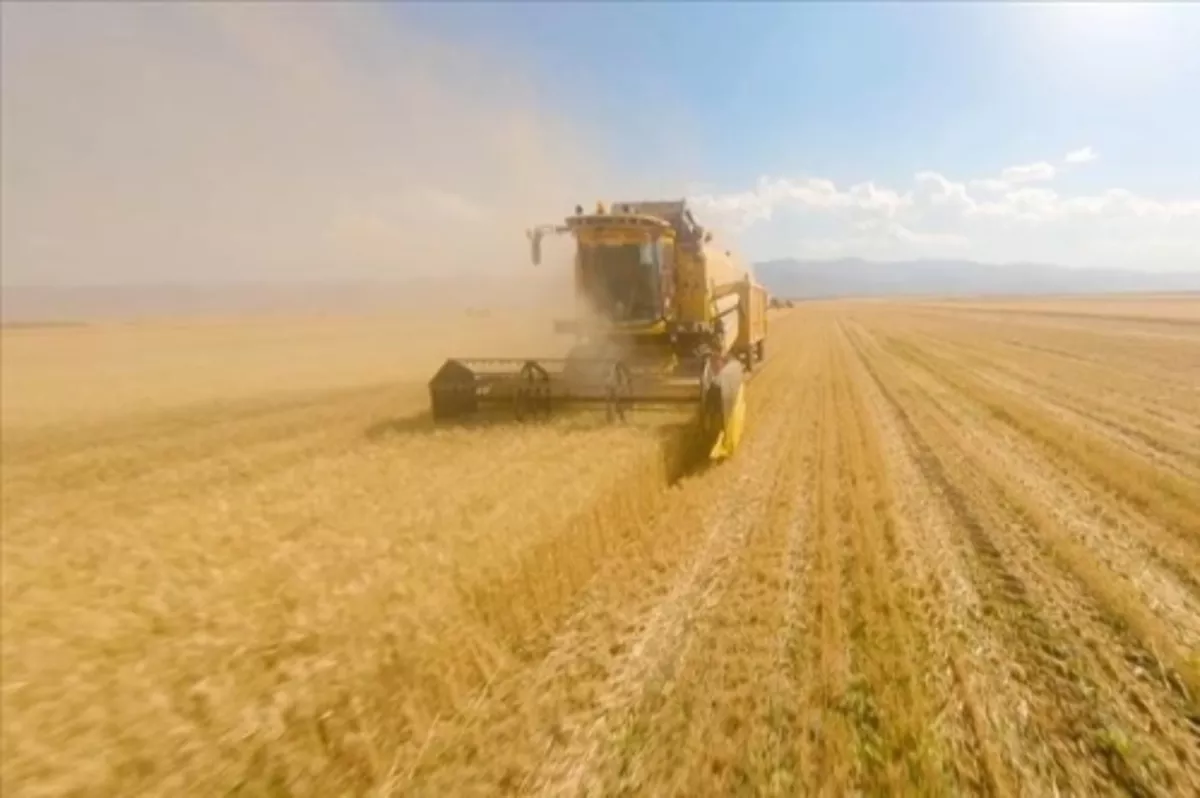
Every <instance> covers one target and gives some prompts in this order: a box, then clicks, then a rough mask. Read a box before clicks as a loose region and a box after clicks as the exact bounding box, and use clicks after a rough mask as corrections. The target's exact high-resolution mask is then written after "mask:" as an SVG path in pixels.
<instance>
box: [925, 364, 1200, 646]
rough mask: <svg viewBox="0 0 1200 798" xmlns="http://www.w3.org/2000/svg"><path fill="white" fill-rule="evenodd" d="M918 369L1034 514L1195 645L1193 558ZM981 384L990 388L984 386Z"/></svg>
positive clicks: (980, 405)
mask: <svg viewBox="0 0 1200 798" xmlns="http://www.w3.org/2000/svg"><path fill="white" fill-rule="evenodd" d="M920 367H921V368H923V369H925V370H926V372H925V373H926V374H927V375H928V377H927V379H929V380H939V379H940V380H942V383H941V384H944V385H945V386H946V389H947V390H954V391H957V392H958V393H959V394H960V395H961V396H962V397H963V401H965V402H967V405H966V406H965V407H974V408H976V410H975V411H974V412H973V413H972V414H971V415H969V416H964V415H962V413H963V412H965V408H963V407H959V406H957V405H956V406H947V407H946V408H945V412H947V413H950V414H957V415H955V417H956V418H959V419H960V420H961V423H963V424H970V425H973V426H974V427H975V428H976V429H977V431H978V434H984V431H985V430H987V431H988V434H989V435H991V436H992V437H991V438H990V440H989V445H990V446H992V447H993V449H994V454H995V455H996V456H997V457H1003V458H1006V462H1007V463H1008V465H1009V470H1010V472H1011V473H1012V474H1014V475H1018V476H1019V477H1020V479H1021V480H1022V482H1023V483H1024V488H1023V489H1024V490H1025V491H1026V492H1029V493H1031V495H1033V494H1038V495H1041V496H1042V497H1043V498H1042V500H1041V504H1042V506H1044V507H1045V508H1046V509H1047V511H1048V512H1050V513H1051V514H1052V515H1054V516H1055V517H1056V519H1057V521H1058V524H1059V525H1060V526H1062V527H1063V528H1064V529H1065V530H1067V531H1069V532H1070V533H1071V535H1072V536H1073V537H1074V538H1075V539H1077V540H1079V541H1080V542H1081V543H1083V544H1084V545H1086V546H1087V547H1088V548H1089V549H1091V550H1093V551H1094V552H1095V554H1096V555H1097V556H1100V557H1102V558H1103V559H1104V560H1105V562H1106V565H1107V566H1108V567H1109V568H1110V570H1112V572H1113V574H1114V577H1116V576H1118V575H1120V577H1123V578H1130V579H1133V580H1135V582H1137V588H1138V590H1140V591H1142V593H1143V596H1144V602H1145V603H1146V604H1148V605H1149V606H1151V607H1153V608H1155V609H1156V610H1158V611H1160V612H1162V613H1166V616H1167V617H1166V618H1165V620H1166V621H1167V622H1168V623H1169V624H1171V625H1173V626H1174V627H1176V628H1177V629H1179V630H1181V631H1183V632H1184V633H1185V636H1190V639H1191V642H1189V643H1188V645H1189V646H1190V647H1192V648H1195V647H1196V642H1197V641H1200V603H1198V602H1200V581H1198V580H1200V551H1197V548H1196V547H1195V546H1193V545H1190V544H1189V542H1188V541H1187V540H1182V539H1180V538H1179V537H1178V536H1177V535H1172V534H1169V532H1168V527H1166V526H1164V525H1163V524H1162V522H1161V520H1160V519H1159V518H1157V517H1155V516H1154V515H1153V514H1152V513H1150V512H1146V511H1144V510H1143V511H1138V510H1137V509H1136V508H1130V507H1128V506H1127V505H1125V503H1124V502H1120V501H1118V502H1116V503H1114V502H1112V501H1111V499H1110V501H1109V502H1106V503H1104V504H1100V503H1098V502H1097V501H1096V498H1097V496H1102V495H1105V494H1104V492H1103V488H1104V487H1105V486H1104V485H1103V484H1096V483H1097V481H1096V480H1095V478H1094V477H1092V478H1087V476H1086V472H1082V473H1081V469H1079V468H1078V467H1077V465H1076V464H1075V461H1073V460H1066V461H1065V462H1064V461H1063V460H1062V459H1059V458H1057V457H1055V456H1054V455H1056V454H1059V452H1058V451H1057V450H1056V449H1055V448H1053V447H1039V446H1038V445H1037V444H1038V441H1036V440H1029V439H1028V438H1025V437H1023V435H1022V433H1023V430H1022V429H1021V427H1020V426H1019V425H1015V424H1012V423H1009V419H1010V418H1012V417H1013V416H1012V414H1010V413H1009V412H1007V411H1006V412H1005V413H1003V414H996V413H995V412H992V409H993V407H994V404H990V403H989V402H987V401H979V400H978V399H976V398H975V397H974V396H973V395H972V394H971V393H970V392H969V391H968V390H967V389H965V388H964V387H963V384H962V383H961V382H953V381H952V380H950V379H949V378H945V377H942V376H939V374H938V373H937V372H936V371H935V370H930V369H932V368H933V367H932V366H929V365H927V364H925V363H924V361H922V365H921V366H920ZM981 384H983V385H985V386H988V385H990V383H987V382H986V381H984V382H983V383H981ZM1014 412H1015V411H1014ZM1089 483H1090V484H1089ZM1130 533H1132V535H1131V534H1130ZM1148 566H1149V567H1148ZM1172 613H1174V614H1173V615H1172Z"/></svg>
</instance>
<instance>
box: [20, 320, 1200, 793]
mask: <svg viewBox="0 0 1200 798" xmlns="http://www.w3.org/2000/svg"><path fill="white" fill-rule="evenodd" d="M488 323H489V322H488V321H487V320H478V319H477V320H474V321H472V322H470V325H476V326H477V327H478V328H479V330H477V332H482V333H485V334H481V335H479V336H476V340H474V341H471V340H470V337H471V336H470V335H468V334H467V333H464V332H463V331H462V329H458V328H455V329H456V331H455V332H454V333H453V334H451V333H450V332H447V333H446V337H445V338H444V339H441V338H438V337H437V336H436V335H435V334H434V333H436V330H437V328H436V325H433V323H432V322H430V323H429V324H428V325H427V326H426V327H425V328H423V330H424V331H423V332H422V333H421V335H422V336H425V340H426V341H439V340H441V341H442V342H443V343H444V345H445V347H446V348H447V351H440V345H439V344H437V343H430V344H427V345H426V349H427V350H428V351H422V352H421V353H420V355H419V356H416V355H412V354H411V353H406V352H404V351H403V346H404V342H405V341H411V340H413V339H414V334H413V333H412V331H411V330H408V329H405V328H404V325H403V324H402V323H401V322H398V321H394V320H386V319H375V320H369V321H364V320H332V319H325V320H301V321H297V320H291V321H287V322H284V321H280V320H272V321H256V322H238V321H227V322H222V323H219V324H218V323H211V324H207V325H205V324H182V323H181V324H180V325H162V324H159V325H142V326H131V327H99V328H89V327H79V328H61V329H59V328H44V329H19V330H18V329H10V330H5V331H4V333H3V340H2V343H3V354H4V359H3V367H4V379H3V401H4V413H3V422H4V428H3V430H4V436H3V449H2V456H3V473H2V480H3V481H2V489H3V508H2V509H3V517H2V521H3V560H2V567H3V580H2V581H3V585H2V591H3V594H2V597H3V612H2V615H3V618H2V627H0V645H2V650H3V652H2V665H3V694H2V699H3V705H2V707H0V710H2V712H0V729H2V732H3V739H2V745H3V764H2V768H3V772H2V783H0V792H3V794H5V795H22V796H50V795H54V796H61V795H81V796H83V795H103V796H107V795H155V796H177V795H184V794H194V795H298V796H299V795H304V796H309V795H313V796H315V795H321V796H326V795H367V796H384V795H420V796H425V795H428V796H447V795H456V796H458V795H495V794H538V795H576V794H588V795H601V794H603V795H607V794H652V795H686V796H694V795H716V794H720V795H728V794H762V795H797V794H813V795H847V794H855V793H859V794H891V795H963V794H983V795H998V796H1007V795H1053V794H1056V793H1058V794H1076V795H1078V794H1135V795H1159V794H1161V795H1165V794H1172V795H1187V794H1197V792H1200V298H1186V297H1182V298H1181V297H1161V298H1160V297H1141V298H1137V299H1114V298H1105V299H1097V300H1088V301H1084V300H1069V299H1053V300H1050V299H1048V300H1045V301H1032V300H1026V301H1016V300H1006V301H1003V302H1000V301H997V302H986V301H971V302H966V301H961V302H957V301H935V300H929V301H915V300H914V301H910V302H905V303H901V302H878V301H877V302H857V303H855V302H829V303H805V304H802V305H800V306H798V307H797V308H796V309H794V310H791V311H787V312H785V313H782V314H781V315H778V316H774V317H773V318H772V327H771V338H770V339H769V341H768V347H769V352H770V354H769V356H768V360H767V362H766V363H765V364H764V366H763V367H762V369H761V371H760V372H759V373H758V374H757V375H756V377H755V379H754V381H753V382H752V383H751V385H750V387H749V389H748V401H749V413H748V427H747V432H746V437H745V439H744V440H743V444H742V448H741V449H740V450H739V451H738V453H737V455H736V456H735V457H734V458H733V459H732V460H730V461H728V462H726V463H723V464H720V465H718V466H715V467H708V468H692V467H690V466H691V465H692V464H691V463H690V456H689V452H688V440H689V439H688V436H687V434H686V430H685V429H684V428H683V427H682V425H681V423H680V422H681V419H680V418H679V417H677V416H666V415H657V414H639V415H638V416H637V418H636V419H635V420H634V421H633V422H631V423H629V424H626V425H616V426H609V425H606V424H604V423H603V422H602V421H601V420H600V419H598V418H596V417H594V416H592V415H588V414H576V415H567V416H564V417H562V418H559V419H556V420H554V421H551V422H548V423H542V424H537V425H531V424H526V425H517V424H515V423H489V424H478V425H471V426H467V427H454V428H434V427H433V426H432V424H431V423H430V422H429V421H428V419H427V417H426V416H425V415H424V414H423V408H424V405H425V402H426V395H425V393H424V388H423V385H422V380H423V379H424V378H426V377H427V376H428V374H429V373H430V372H431V370H432V368H434V367H436V364H437V361H438V359H439V358H440V357H442V356H445V355H449V354H460V353H463V354H474V353H475V352H476V351H478V350H472V351H471V352H459V351H457V350H455V349H453V347H454V346H457V345H463V346H465V345H467V344H468V343H472V342H474V343H476V344H479V343H481V342H487V344H488V346H491V347H493V348H495V349H497V350H499V351H496V352H491V351H489V352H482V351H480V352H479V353H480V354H502V353H503V351H504V350H505V348H507V347H516V348H517V349H519V350H521V351H519V352H518V353H519V354H524V353H525V352H527V351H529V349H530V348H531V347H540V346H543V344H544V341H543V340H542V339H541V338H540V335H541V333H540V332H539V331H538V330H539V329H540V328H538V329H535V327H534V325H527V326H524V327H523V326H520V325H511V324H506V326H505V331H506V332H505V335H498V334H495V333H494V332H489V331H488V330H487V325H488ZM464 324H466V323H465V322H464ZM430 325H433V326H430ZM470 325H467V326H468V327H469V326H470ZM446 326H447V329H448V330H449V329H450V325H449V323H447V324H446ZM431 336H432V337H431ZM546 346H548V344H547V345H546Z"/></svg>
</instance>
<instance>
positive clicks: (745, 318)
mask: <svg viewBox="0 0 1200 798" xmlns="http://www.w3.org/2000/svg"><path fill="white" fill-rule="evenodd" d="M550 234H570V235H571V236H573V237H574V239H575V294H576V314H575V318H574V319H572V320H570V321H558V322H555V328H556V330H557V331H558V332H561V333H565V334H569V335H573V336H575V345H574V346H573V347H572V348H571V350H570V351H569V352H568V354H567V356H566V357H565V358H561V359H554V360H547V359H536V360H535V359H512V360H495V359H486V360H485V359H464V358H452V359H450V360H447V361H446V363H445V364H444V365H443V366H442V367H441V369H439V370H438V372H437V374H436V375H434V377H433V379H432V380H431V381H430V383H429V392H430V399H431V403H432V412H433V417H434V420H435V421H443V420H450V419H458V418H462V417H465V416H469V415H472V414H474V413H475V412H477V411H478V410H480V409H482V408H484V407H489V406H491V407H495V406H504V407H507V408H509V409H510V410H511V412H512V413H513V414H514V415H515V417H516V418H517V419H518V420H524V419H532V418H543V417H547V416H549V415H550V414H551V413H552V412H553V411H554V410H555V409H556V408H561V407H567V406H572V405H580V404H592V405H602V406H603V407H604V408H605V409H606V411H607V414H608V417H609V419H610V420H612V419H621V420H623V419H624V418H625V415H626V413H627V412H628V411H629V410H630V409H631V408H632V407H634V406H639V407H641V406H656V405H657V406H662V405H674V406H681V405H682V406H688V405H691V406H694V407H695V409H696V424H697V427H698V432H699V434H700V436H701V441H700V443H701V445H702V446H703V447H704V448H705V449H706V450H707V452H708V455H709V457H710V458H712V459H723V458H725V457H727V456H729V455H730V454H732V453H733V451H734V449H736V448H737V445H738V441H739V439H740V437H741V432H742V426H743V420H744V414H745V397H744V390H743V387H744V385H745V383H746V382H747V381H748V379H749V377H750V375H751V374H752V373H753V371H754V367H755V365H756V364H757V363H759V362H761V361H762V359H763V355H764V348H765V342H766V335H767V307H768V301H769V300H768V296H767V292H766V291H765V289H764V288H763V287H762V286H760V285H758V284H757V283H756V282H755V281H754V277H753V274H752V273H751V270H750V269H749V268H748V267H746V266H743V265H741V264H740V263H739V262H738V261H737V260H736V259H735V258H734V256H733V255H732V253H730V252H729V251H728V250H723V249H721V248H720V247H718V246H716V245H715V244H714V243H713V237H712V234H711V233H710V232H707V231H705V230H704V228H702V227H701V226H699V225H698V224H696V222H695V219H694V218H693V217H692V213H691V211H690V210H689V209H688V207H687V204H686V202H684V201H668V202H618V203H614V204H613V205H612V206H611V208H609V209H606V208H605V207H604V205H603V204H602V203H601V204H598V205H597V207H596V210H595V212H594V213H590V214H589V213H584V212H583V208H581V207H578V206H577V207H576V208H575V215H574V216H570V217H568V218H567V219H566V220H565V223H564V224H562V225H544V226H541V227H537V228H534V229H532V230H529V231H527V235H528V237H529V240H530V244H531V249H532V253H531V254H532V259H533V263H534V265H537V264H539V263H540V262H541V245H542V239H543V238H544V237H545V236H546V235H550Z"/></svg>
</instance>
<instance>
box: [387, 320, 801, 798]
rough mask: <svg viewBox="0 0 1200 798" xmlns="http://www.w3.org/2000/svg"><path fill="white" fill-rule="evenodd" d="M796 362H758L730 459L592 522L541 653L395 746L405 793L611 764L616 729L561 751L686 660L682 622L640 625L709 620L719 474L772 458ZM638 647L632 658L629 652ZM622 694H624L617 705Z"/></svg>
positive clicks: (611, 721)
mask: <svg viewBox="0 0 1200 798" xmlns="http://www.w3.org/2000/svg"><path fill="white" fill-rule="evenodd" d="M787 322H791V323H790V324H781V325H779V326H778V327H777V329H779V332H777V333H776V338H777V340H781V339H783V336H790V335H792V334H793V332H791V331H789V327H793V325H794V324H795V322H794V321H793V320H791V319H789V320H787ZM781 333H782V335H781ZM802 369H803V359H802V358H796V357H795V356H790V357H789V356H784V357H777V359H776V358H773V359H772V360H769V361H768V362H767V363H766V364H765V366H764V368H763V370H762V373H761V374H759V375H758V376H757V378H756V379H755V380H754V381H753V382H752V383H751V385H750V389H749V390H750V394H749V405H750V407H749V413H748V419H749V425H748V428H747V437H746V440H745V441H744V442H743V444H742V449H741V450H740V451H739V452H738V454H737V456H736V457H735V458H734V459H733V460H732V461H730V462H728V463H726V464H724V465H721V466H719V467H717V468H715V469H713V470H712V472H711V473H704V474H701V475H698V476H695V477H692V478H688V479H685V480H683V481H682V482H681V483H680V484H679V485H678V486H677V487H675V488H673V489H671V490H670V491H669V492H668V495H667V497H666V502H665V504H664V506H663V507H662V508H661V509H660V511H658V512H657V513H656V515H655V517H653V518H646V519H644V522H643V523H642V524H640V525H634V526H631V527H629V528H627V529H621V530H617V529H613V530H604V531H603V534H602V536H601V537H602V538H603V539H605V542H603V543H602V545H601V546H600V549H601V550H600V551H599V552H597V556H599V557H602V558H603V561H602V562H601V563H600V564H599V566H598V568H597V569H596V571H595V573H594V575H593V577H592V579H591V581H590V583H589V586H588V587H587V588H586V589H585V590H584V591H582V593H581V594H580V595H579V596H578V599H577V601H576V602H575V605H576V608H577V609H576V611H575V612H574V614H573V615H572V616H571V617H569V618H567V619H565V620H564V621H563V622H562V624H561V626H560V629H559V631H558V632H557V634H556V635H555V637H554V639H553V641H552V643H551V646H550V649H549V651H548V653H547V654H546V655H545V656H543V657H541V658H540V659H539V660H538V661H536V663H530V664H528V665H525V666H521V665H520V664H517V665H514V666H512V667H510V668H508V669H506V670H505V671H503V672H501V673H497V674H495V675H494V676H493V677H492V679H491V680H490V682H489V687H488V688H487V689H486V690H485V691H484V693H483V694H481V695H479V696H478V697H477V698H476V699H474V700H473V701H472V702H471V708H470V709H468V710H465V711H463V712H462V713H459V715H458V716H457V717H453V718H449V719H445V720H444V721H443V722H442V723H441V724H440V725H441V728H440V729H435V730H433V731H432V732H430V733H429V735H428V736H429V742H428V743H427V744H425V745H424V746H422V747H421V748H420V752H419V754H418V752H417V750H415V749H410V750H408V751H407V752H402V753H401V754H400V756H401V759H402V761H406V762H407V761H409V760H410V759H411V758H412V757H413V756H414V755H417V761H415V762H413V763H410V765H409V766H406V767H405V768H402V769H404V770H406V771H409V775H408V776H407V777H406V778H404V779H402V780H401V784H402V786H403V789H404V791H405V792H406V793H410V794H421V795H437V796H440V795H446V794H493V793H494V792H495V791H496V790H499V791H500V792H502V793H511V792H520V793H528V792H529V791H531V790H536V789H537V788H538V787H539V786H546V785H549V784H550V783H551V782H552V780H553V779H554V778H558V779H562V780H563V781H564V782H568V783H569V780H570V779H571V778H574V777H579V778H580V779H583V780H586V781H588V782H589V783H592V782H594V781H596V780H597V779H601V778H604V777H606V775H607V774H608V773H609V772H610V770H608V769H607V768H608V766H609V765H610V764H611V763H613V762H617V761H620V754H621V751H620V750H617V749H613V748H612V745H613V744H615V743H619V741H620V739H621V737H620V736H618V737H617V738H616V739H610V740H600V741H599V742H600V743H601V745H600V746H599V749H598V750H597V751H596V756H595V757H593V758H590V759H571V758H569V757H570V755H579V754H581V752H584V753H586V752H588V751H590V750H591V749H589V748H587V747H586V745H587V743H588V741H589V738H588V736H587V734H588V731H589V729H592V728H593V727H595V726H596V724H600V726H601V727H602V728H610V727H611V728H614V729H617V730H618V731H619V732H620V733H621V734H623V733H624V732H625V731H626V730H627V729H628V728H629V725H628V724H626V725H624V726H622V725H621V723H620V720H621V719H622V718H626V717H628V712H625V711H624V710H630V709H632V710H633V712H634V714H635V715H636V711H637V710H638V708H639V707H641V706H642V705H643V704H644V702H642V703H638V699H644V698H645V697H646V696H653V695H654V688H655V686H656V685H661V684H662V681H661V680H659V679H658V678H657V677H659V676H661V675H663V674H669V673H670V672H672V671H673V670H674V668H675V667H676V665H677V664H678V663H680V662H686V661H687V659H688V657H689V656H691V652H693V651H694V648H693V644H694V640H695V638H696V636H695V635H694V634H692V633H691V631H690V630H689V629H687V628H685V629H684V630H683V632H684V633H683V634H681V635H678V636H676V637H675V639H674V640H672V641H666V642H671V643H672V645H667V646H663V645H661V644H660V643H662V642H664V641H661V640H657V639H655V638H654V633H653V632H647V629H648V625H649V624H651V623H652V621H653V619H655V618H657V619H658V626H656V627H655V628H656V629H658V630H660V631H661V630H665V631H667V632H672V633H673V632H674V631H675V630H676V627H675V626H674V625H673V624H674V623H675V622H677V621H680V620H685V618H684V616H689V617H690V618H691V619H693V620H694V621H695V625H696V626H697V627H700V626H703V625H704V624H706V623H708V620H709V619H708V617H707V613H706V611H705V608H704V606H703V602H702V599H703V598H704V596H706V595H707V596H712V595H713V588H714V587H717V588H719V587H720V586H721V584H722V581H723V580H726V579H727V577H726V576H725V575H724V574H723V573H722V569H721V567H720V565H721V563H719V562H718V561H717V560H718V556H719V555H720V553H721V552H722V551H724V552H726V553H728V554H729V555H730V559H729V560H728V561H727V563H732V562H734V561H736V560H738V559H740V557H741V553H740V551H739V550H738V549H737V546H736V545H734V546H730V545H729V542H728V541H722V540H721V539H720V538H721V537H723V536H728V535H729V533H730V531H731V530H729V529H722V528H720V527H718V526H715V525H717V524H720V523H728V522H730V521H735V522H737V523H741V521H738V520H737V519H736V518H733V519H731V518H730V516H731V515H732V514H735V513H737V512H739V508H738V506H737V502H738V501H742V500H744V499H745V497H744V496H743V497H738V496H736V495H735V493H736V486H734V485H732V484H730V483H729V480H730V479H731V478H732V479H737V478H738V475H739V474H747V475H752V474H754V473H757V469H756V468H755V465H754V461H755V460H756V459H757V460H758V462H759V463H761V462H763V461H762V460H761V459H759V458H761V457H763V456H767V457H768V459H770V458H773V457H775V456H776V455H775V454H772V452H777V451H778V447H777V446H776V442H774V438H775V437H777V436H773V432H778V430H779V425H780V423H782V422H784V421H786V420H787V414H786V412H785V407H786V406H788V405H789V399H788V390H787V389H788V386H789V385H791V384H792V383H793V381H794V380H795V379H796V376H797V374H799V373H801V371H802ZM706 523H707V524H709V525H710V526H712V530H711V531H712V537H709V538H704V537H702V536H700V535H697V534H696V532H697V529H698V528H702V527H703V526H704V525H705V524H706ZM734 542H735V543H736V541H734ZM698 563H700V565H698ZM546 576H550V574H547V575H546ZM705 589H707V590H708V592H707V593H706V592H705ZM697 602H699V603H700V606H699V607H697V606H696V604H697ZM639 643H640V644H641V648H640V649H638V651H639V652H640V655H641V656H640V658H635V656H634V654H633V652H634V650H635V648H634V647H635V646H637V645H638V644H639ZM647 665H658V666H661V667H662V669H661V670H656V669H655V668H654V667H649V669H648V670H649V674H648V678H649V681H648V682H646V683H644V684H643V685H642V688H643V689H642V690H641V691H640V692H639V690H638V689H637V688H638V685H637V681H638V678H639V676H642V675H647V674H646V671H647V667H646V666H647ZM622 696H623V697H625V698H631V699H632V703H630V704H623V702H622V701H621V700H620V699H621V697H622ZM606 709H607V710H614V709H615V710H617V712H616V715H618V716H620V717H615V716H613V715H606V714H605V710H606ZM574 766H578V769H577V770H573V769H572V768H573V767H574Z"/></svg>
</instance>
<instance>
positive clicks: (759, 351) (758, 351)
mask: <svg viewBox="0 0 1200 798" xmlns="http://www.w3.org/2000/svg"><path fill="white" fill-rule="evenodd" d="M766 357H767V342H766V340H761V341H759V342H758V343H756V344H755V345H754V359H755V360H757V361H758V362H759V363H761V362H763V361H764V360H765V359H766Z"/></svg>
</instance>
